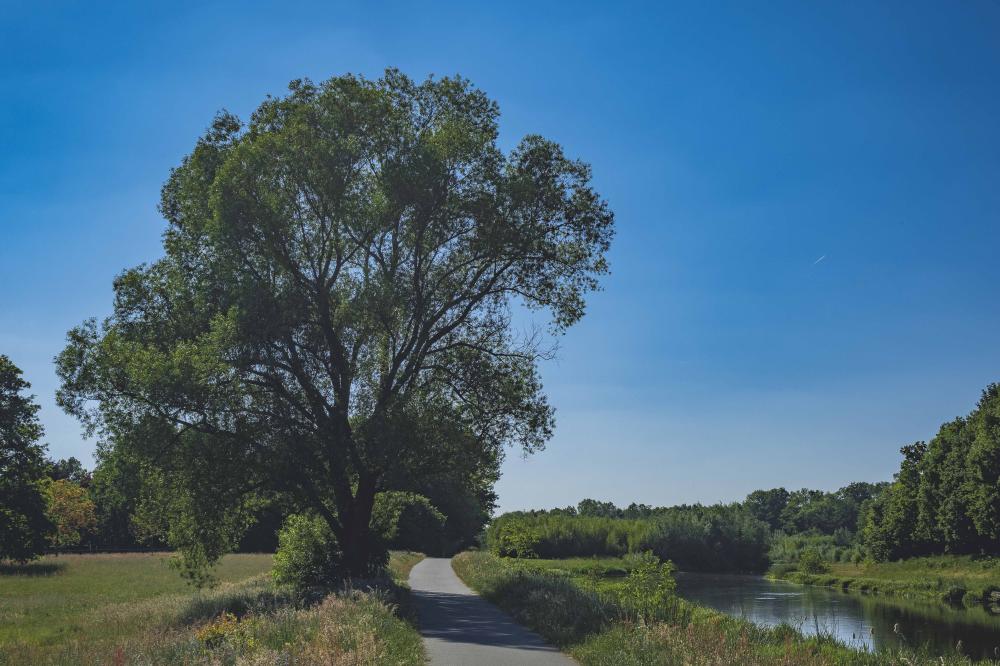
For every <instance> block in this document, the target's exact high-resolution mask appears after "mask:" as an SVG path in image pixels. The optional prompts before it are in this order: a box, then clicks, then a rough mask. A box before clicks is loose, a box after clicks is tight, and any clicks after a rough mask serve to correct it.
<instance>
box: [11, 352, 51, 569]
mask: <svg viewBox="0 0 1000 666" xmlns="http://www.w3.org/2000/svg"><path fill="white" fill-rule="evenodd" d="M30 388H31V385H30V384H29V383H28V382H26V381H25V380H24V378H23V377H22V376H21V370H20V369H19V368H18V367H17V366H15V365H14V364H13V362H11V360H10V359H9V358H7V357H6V356H3V355H0V560H4V559H11V560H15V561H18V562H24V561H27V560H31V559H34V558H35V557H37V556H39V555H41V554H42V552H44V550H45V546H46V537H47V535H48V534H49V533H50V532H51V530H52V523H51V522H50V521H49V518H48V516H47V515H46V497H45V493H44V484H45V481H46V476H45V473H46V461H45V447H44V446H43V445H42V444H41V443H40V440H41V438H42V434H43V431H42V426H41V424H40V423H39V422H38V405H37V404H35V402H34V400H33V398H32V397H31V396H29V395H26V391H28V389H30Z"/></svg>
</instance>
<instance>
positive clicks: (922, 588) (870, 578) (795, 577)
mask: <svg viewBox="0 0 1000 666" xmlns="http://www.w3.org/2000/svg"><path fill="white" fill-rule="evenodd" d="M829 566H830V572H829V573H826V574H805V573H802V572H798V571H789V572H781V573H780V575H779V576H778V577H780V578H784V579H787V580H790V581H792V582H796V583H805V584H810V585H826V586H829V587H838V588H841V589H845V590H851V591H855V592H870V593H878V594H889V595H897V596H901V597H914V598H930V599H938V600H947V601H949V602H952V603H957V602H960V601H964V602H965V603H966V604H970V605H973V604H987V605H989V604H990V603H991V600H990V595H991V592H993V591H1000V558H994V557H972V556H967V555H966V556H958V555H940V556H935V557H914V558H910V559H907V560H900V561H898V562H862V563H858V564H852V563H848V562H834V563H831V564H830V565H829ZM992 603H996V602H995V601H993V602H992Z"/></svg>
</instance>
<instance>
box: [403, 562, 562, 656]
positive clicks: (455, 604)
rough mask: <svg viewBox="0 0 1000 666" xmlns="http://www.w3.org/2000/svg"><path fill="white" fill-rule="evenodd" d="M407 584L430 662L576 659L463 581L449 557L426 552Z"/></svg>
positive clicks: (411, 573) (414, 568)
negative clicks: (411, 594)
mask: <svg viewBox="0 0 1000 666" xmlns="http://www.w3.org/2000/svg"><path fill="white" fill-rule="evenodd" d="M410 588H411V589H412V590H413V600H414V602H415V605H416V608H417V614H418V616H419V618H420V633H421V634H422V635H423V637H424V645H425V646H426V648H427V656H428V657H430V663H431V664H432V666H571V665H573V664H576V662H575V661H573V660H572V659H570V658H569V657H567V656H566V655H564V654H563V653H561V652H559V650H557V649H556V648H554V647H552V646H551V645H549V644H547V643H546V642H545V641H544V640H542V638H541V637H540V636H539V635H538V634H536V633H534V632H532V631H528V630H527V629H525V628H524V627H522V626H521V625H519V624H518V623H517V622H515V621H514V620H513V619H512V618H511V617H510V616H509V615H507V614H506V613H504V612H503V611H501V610H500V609H499V608H497V607H496V606H494V605H493V604H491V603H490V602H488V601H486V600H485V599H483V598H482V597H480V596H479V595H477V594H476V593H475V592H473V591H472V590H470V589H469V588H467V587H466V586H465V584H464V583H463V582H462V581H461V580H459V578H458V576H456V575H455V572H454V571H453V570H452V568H451V560H450V559H447V558H441V557H428V558H426V559H424V560H421V561H420V562H419V563H418V564H417V566H415V567H413V570H412V571H411V572H410Z"/></svg>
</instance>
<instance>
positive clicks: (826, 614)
mask: <svg viewBox="0 0 1000 666" xmlns="http://www.w3.org/2000/svg"><path fill="white" fill-rule="evenodd" d="M677 590H678V592H679V593H680V595H681V596H683V597H684V598H686V599H690V600H691V601H695V602H698V603H700V604H702V605H705V606H709V607H711V608H715V609H716V610H719V611H722V612H724V613H727V614H729V615H735V616H738V617H744V618H747V619H748V620H751V621H753V622H756V623H758V624H763V625H767V626H775V625H778V624H781V623H783V622H787V623H788V624H791V625H793V626H795V627H797V628H798V629H799V630H801V631H802V632H803V633H805V634H809V635H815V634H825V635H833V636H835V637H837V638H838V639H840V640H841V641H843V642H844V643H847V644H850V645H854V646H855V647H859V648H868V649H882V648H897V647H899V646H900V645H901V644H902V645H910V646H913V647H916V646H926V647H927V648H928V649H930V650H931V651H932V652H933V653H934V654H937V655H944V654H954V653H955V646H956V644H957V643H958V641H962V651H963V653H964V654H966V655H969V656H972V657H976V658H984V657H993V656H994V655H995V654H997V653H1000V617H997V616H995V615H991V614H990V613H989V612H987V611H986V610H985V609H983V608H968V609H966V608H957V609H953V608H950V607H947V606H945V605H943V604H936V603H920V602H908V601H902V600H897V599H893V598H891V597H878V596H870V595H862V594H855V593H849V592H842V591H839V590H833V589H829V588H823V587H809V586H803V585H793V584H791V583H783V582H778V581H770V580H767V579H766V578H761V577H758V576H728V575H710V574H687V573H682V574H679V575H678V577H677Z"/></svg>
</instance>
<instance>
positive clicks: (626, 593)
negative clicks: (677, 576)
mask: <svg viewBox="0 0 1000 666" xmlns="http://www.w3.org/2000/svg"><path fill="white" fill-rule="evenodd" d="M630 559H632V560H633V561H634V562H635V565H634V566H633V568H632V571H630V572H629V575H628V578H626V579H625V582H624V583H623V584H622V586H621V595H620V599H619V603H620V604H621V606H622V608H623V609H625V610H626V611H627V612H628V611H631V613H632V614H634V615H635V616H636V618H637V619H639V620H642V621H644V622H649V621H651V620H653V619H658V618H660V617H661V615H662V614H663V612H664V610H665V609H667V608H668V607H669V601H670V600H671V599H672V598H673V597H674V592H675V591H676V589H677V583H676V581H674V565H673V563H672V562H670V561H667V562H663V563H661V562H660V560H659V558H657V557H656V556H655V555H653V553H651V552H648V551H647V552H645V553H642V554H639V555H632V556H630Z"/></svg>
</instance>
